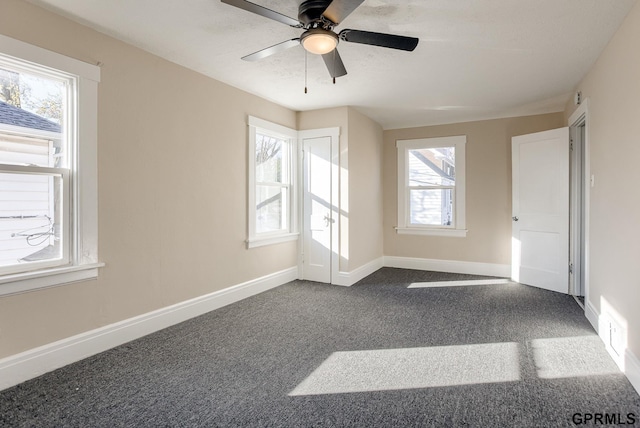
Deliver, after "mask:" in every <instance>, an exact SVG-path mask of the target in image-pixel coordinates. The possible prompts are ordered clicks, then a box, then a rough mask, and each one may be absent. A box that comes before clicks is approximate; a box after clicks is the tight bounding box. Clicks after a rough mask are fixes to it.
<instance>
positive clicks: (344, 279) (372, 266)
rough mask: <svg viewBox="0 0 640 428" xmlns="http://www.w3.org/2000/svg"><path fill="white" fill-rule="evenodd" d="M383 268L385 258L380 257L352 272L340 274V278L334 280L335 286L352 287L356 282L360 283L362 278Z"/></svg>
mask: <svg viewBox="0 0 640 428" xmlns="http://www.w3.org/2000/svg"><path fill="white" fill-rule="evenodd" d="M383 266H384V257H379V258H377V259H375V260H372V261H370V262H369V263H367V264H364V265H362V266H360V267H359V268H357V269H354V270H352V271H351V272H338V277H337V278H334V280H333V284H335V285H344V286H346V287H350V286H352V285H353V284H355V283H356V282H358V281H360V280H361V279H362V278H365V277H367V276H369V275H371V274H372V273H374V272H375V271H377V270H378V269H380V268H382V267H383Z"/></svg>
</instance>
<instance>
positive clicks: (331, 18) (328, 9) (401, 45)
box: [221, 0, 418, 83]
mask: <svg viewBox="0 0 640 428" xmlns="http://www.w3.org/2000/svg"><path fill="white" fill-rule="evenodd" d="M221 1H222V3H226V4H229V5H231V6H235V7H237V8H240V9H243V10H246V11H248V12H253V13H255V14H258V15H261V16H264V17H266V18H269V19H273V20H274V21H278V22H281V23H283V24H286V25H289V26H291V27H294V28H300V29H303V30H304V32H303V33H302V34H301V35H300V37H298V38H296V39H291V40H286V41H284V42H282V43H278V44H276V45H273V46H270V47H268V48H265V49H262V50H259V51H258V52H254V53H252V54H250V55H247V56H244V57H242V59H243V60H245V61H257V60H260V59H262V58H266V57H268V56H270V55H273V54H276V53H278V52H282V51H284V50H286V49H289V48H292V47H294V46H297V45H298V44H301V45H302V47H304V49H305V50H306V51H307V52H309V53H312V54H316V55H322V59H323V60H324V63H325V65H326V66H327V69H328V70H329V74H330V75H331V77H333V83H335V79H336V77H340V76H344V75H346V74H347V70H346V69H345V67H344V63H343V62H342V59H341V58H340V54H338V49H337V46H338V43H339V42H340V41H343V42H351V43H361V44H365V45H373V46H381V47H385V48H391V49H399V50H403V51H413V50H414V49H415V48H416V46H417V45H418V39H417V38H415V37H406V36H398V35H394V34H384V33H375V32H371V31H361V30H350V29H345V30H342V31H340V32H339V33H335V32H334V31H333V29H334V27H336V26H337V25H338V24H340V22H342V21H343V20H344V19H345V18H346V17H347V16H349V14H351V12H353V11H354V10H355V9H356V8H357V7H358V6H360V5H361V4H362V3H363V2H364V0H333V1H332V0H304V1H303V2H302V3H301V4H300V7H299V9H298V19H294V18H290V17H288V16H286V15H283V14H281V13H279V12H276V11H273V10H271V9H267V8H266V7H263V6H260V5H257V4H255V3H251V2H249V1H246V0H221Z"/></svg>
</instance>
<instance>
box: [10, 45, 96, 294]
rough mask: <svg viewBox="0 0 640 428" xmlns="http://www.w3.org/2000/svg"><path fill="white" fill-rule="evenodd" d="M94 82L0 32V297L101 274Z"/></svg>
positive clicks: (86, 71) (86, 68)
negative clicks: (99, 270)
mask: <svg viewBox="0 0 640 428" xmlns="http://www.w3.org/2000/svg"><path fill="white" fill-rule="evenodd" d="M98 80H99V69H98V67H95V66H92V65H89V64H85V63H82V62H79V61H77V60H73V59H71V58H67V57H64V56H62V55H59V54H55V53H53V52H49V51H46V50H43V49H40V48H37V47H35V46H31V45H28V44H26V43H22V42H19V41H17V40H13V39H10V38H8V37H4V36H0V295H3V294H11V293H16V292H22V291H27V290H31V289H35V288H41V287H47V286H52V285H59V284H62V283H66V282H74V281H79V280H83V279H89V278H94V277H95V276H97V267H99V266H100V264H99V263H98V260H97V218H96V217H97V186H96V177H97V175H96V149H97V144H96V143H97V141H96V129H97V126H96V125H97V83H98ZM80 147H82V150H80Z"/></svg>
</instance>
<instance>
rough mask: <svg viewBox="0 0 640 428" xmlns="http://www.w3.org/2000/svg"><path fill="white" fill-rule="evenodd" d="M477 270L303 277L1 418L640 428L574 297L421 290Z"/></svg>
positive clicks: (72, 369) (2, 411)
mask: <svg viewBox="0 0 640 428" xmlns="http://www.w3.org/2000/svg"><path fill="white" fill-rule="evenodd" d="M474 278H478V277H473V276H469V275H453V274H440V273H434V272H419V271H411V270H403V269H391V268H384V269H381V270H380V271H378V272H376V273H374V274H373V275H371V276H369V277H367V278H365V279H364V280H362V281H360V282H359V283H358V284H356V285H355V286H353V287H350V288H343V287H337V286H329V285H323V284H317V283H312V282H305V281H296V282H292V283H290V284H286V285H284V286H281V287H278V288H276V289H274V290H271V291H269V292H266V293H263V294H260V295H258V296H254V297H252V298H249V299H246V300H244V301H241V302H238V303H236V304H233V305H230V306H227V307H224V308H221V309H219V310H217V311H214V312H211V313H209V314H206V315H204V316H201V317H198V318H196V319H193V320H190V321H187V322H184V323H182V324H179V325H176V326H174V327H171V328H169V329H166V330H163V331H160V332H158V333H155V334H152V335H150V336H147V337H144V338H142V339H140V340H136V341H134V342H131V343H128V344H126V345H123V346H120V347H118V348H115V349H112V350H110V351H107V352H104V353H102V354H100V355H97V356H95V357H92V358H88V359H86V360H83V361H80V362H78V363H75V364H72V365H70V366H67V367H65V368H62V369H60V370H56V371H55V372H52V373H49V374H46V375H43V376H41V377H39V378H37V379H34V380H31V381H28V382H25V383H23V384H21V385H18V386H16V387H14V388H11V389H8V390H5V391H3V392H0V426H3V427H18V426H28V427H41V426H44V427H65V426H70V427H125V426H126V427H131V426H150V427H160V426H171V427H183V426H184V427H188V426H207V427H237V426H242V427H244V426H250V427H253V426H256V427H334V426H338V427H345V426H360V427H376V426H381V427H392V426H398V427H400V426H402V427H404V426H420V427H422V426H435V427H442V426H456V427H459V426H465V427H466V426H468V427H491V426H509V427H511V426H514V427H562V426H575V424H574V421H573V420H572V419H573V418H574V414H580V415H584V414H595V413H600V414H615V415H619V416H620V417H621V418H624V419H623V420H625V421H628V419H626V418H627V416H628V414H633V415H635V420H636V421H637V422H636V426H640V397H638V395H637V394H636V392H635V391H634V389H633V388H632V386H631V385H630V384H629V382H628V381H627V379H626V378H625V377H624V375H622V374H621V373H619V372H616V371H615V368H613V369H612V361H611V360H610V359H609V357H608V356H607V354H606V351H605V350H604V348H603V346H602V344H601V342H599V341H598V339H597V338H596V336H595V333H594V331H593V329H592V328H591V327H590V325H589V323H588V322H587V320H586V318H585V317H584V314H583V313H582V311H581V310H580V308H579V307H578V305H577V304H576V302H575V300H574V299H573V298H572V297H570V296H565V295H561V294H557V293H552V292H548V291H543V290H539V289H536V288H531V287H527V286H523V285H519V284H500V285H481V286H473V287H451V288H418V289H407V288H406V287H407V286H408V284H409V283H411V282H417V281H442V280H445V279H451V280H460V279H474ZM470 365H471V366H470ZM470 367H472V368H470ZM368 370H369V371H368ZM396 374H397V376H396ZM514 376H515V377H514ZM498 379H500V380H498ZM394 388H400V389H394ZM352 390H356V391H358V392H346V391H352ZM294 391H296V392H294ZM292 392H294V393H295V394H298V393H299V395H289V394H290V393H292ZM581 417H583V416H581ZM610 421H611V420H610ZM589 425H590V426H593V423H592V422H591V423H590V424H587V426H589ZM627 426H628V425H627Z"/></svg>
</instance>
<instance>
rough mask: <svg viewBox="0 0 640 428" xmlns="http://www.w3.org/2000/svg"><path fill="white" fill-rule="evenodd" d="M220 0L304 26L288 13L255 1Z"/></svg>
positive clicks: (286, 22)
mask: <svg viewBox="0 0 640 428" xmlns="http://www.w3.org/2000/svg"><path fill="white" fill-rule="evenodd" d="M220 1H222V3H226V4H229V5H231V6H235V7H237V8H240V9H243V10H246V11H248V12H253V13H255V14H257V15H260V16H264V17H265V18H269V19H273V20H274V21H278V22H282V23H283V24H286V25H289V26H291V27H295V28H302V24H300V22H298V20H297V19H293V18H290V17H288V16H286V15H283V14H281V13H278V12H276V11H273V10H271V9H267V8H266V7H263V6H260V5H257V4H255V3H251V2H250V1H246V0H220Z"/></svg>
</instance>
